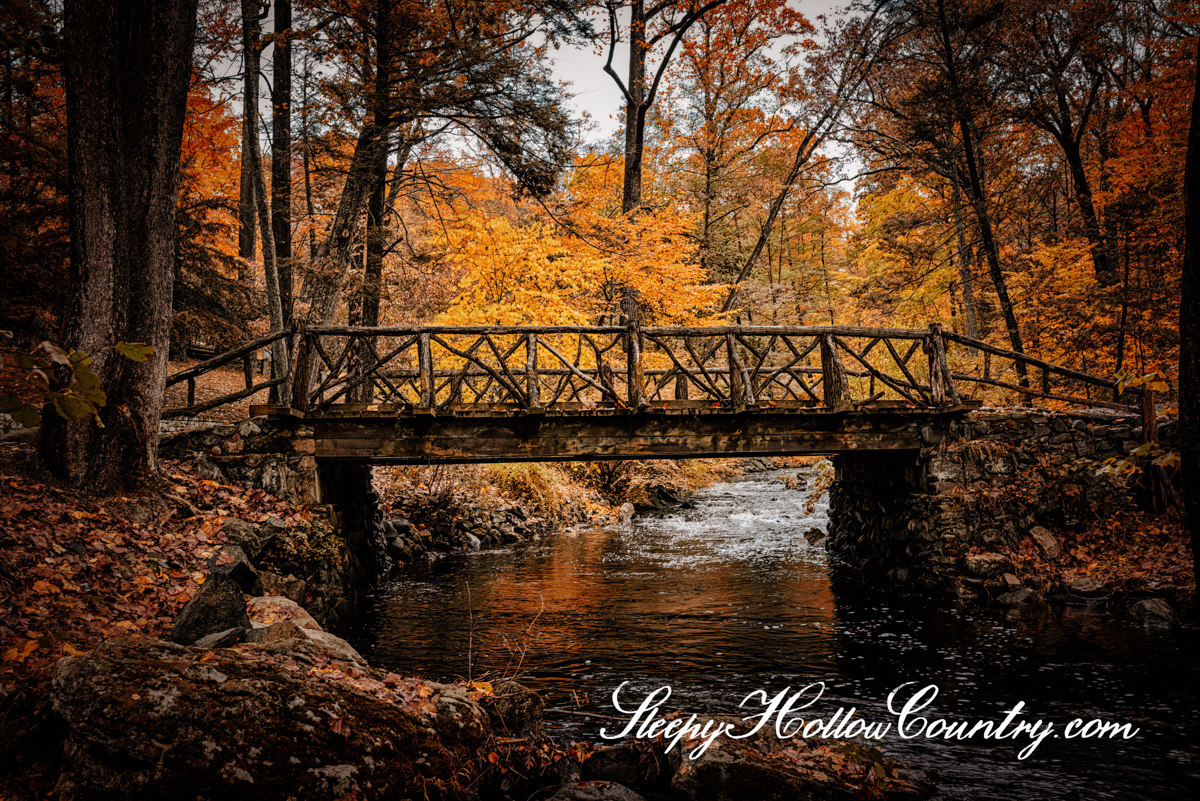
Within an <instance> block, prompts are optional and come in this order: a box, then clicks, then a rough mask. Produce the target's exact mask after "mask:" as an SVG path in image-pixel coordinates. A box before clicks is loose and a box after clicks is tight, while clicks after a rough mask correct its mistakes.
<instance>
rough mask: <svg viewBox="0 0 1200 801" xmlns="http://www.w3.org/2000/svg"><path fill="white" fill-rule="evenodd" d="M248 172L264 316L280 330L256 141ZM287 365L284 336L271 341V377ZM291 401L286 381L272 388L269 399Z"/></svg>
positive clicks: (275, 267) (271, 237) (274, 260)
mask: <svg viewBox="0 0 1200 801" xmlns="http://www.w3.org/2000/svg"><path fill="white" fill-rule="evenodd" d="M250 166H251V174H252V175H253V176H254V199H255V201H256V203H257V209H256V210H257V212H258V228H259V233H260V234H261V236H262V253H263V280H264V283H265V284H266V290H267V318H268V319H269V320H270V321H271V331H273V332H274V331H282V330H283V328H284V325H283V303H282V301H281V297H282V296H281V294H280V291H279V261H278V259H277V258H276V250H275V234H274V232H273V231H272V230H271V212H270V209H268V208H267V182H266V181H265V180H264V179H263V171H262V159H261V158H260V157H259V155H258V143H257V142H255V144H254V147H252V148H251V149H250ZM289 366H290V359H289V358H288V341H287V339H286V338H281V339H277V340H275V341H274V342H273V343H271V378H279V377H280V376H282V375H283V374H284V371H285V370H287V369H288V367H289ZM290 400H291V388H290V387H289V386H288V384H287V383H284V384H282V385H280V386H278V387H272V388H271V402H272V403H282V404H287V403H288V402H289V401H290Z"/></svg>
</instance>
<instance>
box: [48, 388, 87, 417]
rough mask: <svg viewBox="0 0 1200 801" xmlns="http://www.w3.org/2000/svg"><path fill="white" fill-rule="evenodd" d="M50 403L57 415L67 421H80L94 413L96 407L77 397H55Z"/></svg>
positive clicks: (68, 395)
mask: <svg viewBox="0 0 1200 801" xmlns="http://www.w3.org/2000/svg"><path fill="white" fill-rule="evenodd" d="M52 401H53V403H54V408H55V409H57V410H58V413H59V414H61V415H62V416H63V417H65V418H67V419H68V420H82V419H83V418H85V417H88V416H90V415H93V414H95V413H96V407H95V406H93V405H92V404H91V403H89V402H88V400H87V399H86V398H83V397H81V396H79V395H73V394H66V395H56V396H54V398H52Z"/></svg>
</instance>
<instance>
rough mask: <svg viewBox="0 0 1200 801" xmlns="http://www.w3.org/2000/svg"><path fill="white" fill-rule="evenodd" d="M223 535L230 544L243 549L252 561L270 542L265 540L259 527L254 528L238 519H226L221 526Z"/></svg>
mask: <svg viewBox="0 0 1200 801" xmlns="http://www.w3.org/2000/svg"><path fill="white" fill-rule="evenodd" d="M221 533H222V534H224V535H225V538H226V539H227V540H228V541H229V543H230V544H232V545H237V546H239V547H241V549H242V550H243V551H245V552H246V555H247V556H249V557H250V558H251V559H255V558H257V557H258V555H259V554H260V553H261V552H262V549H263V548H264V547H266V545H267V543H268V542H269V541H270V540H268V539H264V538H263V535H262V532H261V531H260V529H259V528H258V527H257V526H252V525H250V524H249V523H247V522H246V521H245V520H242V519H241V518H237V517H227V518H225V522H224V523H222V524H221Z"/></svg>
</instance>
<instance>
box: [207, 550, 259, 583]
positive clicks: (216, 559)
mask: <svg viewBox="0 0 1200 801" xmlns="http://www.w3.org/2000/svg"><path fill="white" fill-rule="evenodd" d="M208 572H209V574H210V575H215V574H217V573H224V574H225V575H226V576H229V577H230V578H231V579H233V580H234V581H235V582H237V585H238V586H239V587H241V588H242V592H254V585H255V584H257V583H258V570H257V568H255V567H254V565H252V564H250V560H249V559H248V558H247V557H246V552H245V551H244V550H242V547H241V546H240V545H222V546H221V547H220V548H218V549H217V552H216V553H214V554H213V555H212V556H210V557H208Z"/></svg>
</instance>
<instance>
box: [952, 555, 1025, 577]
mask: <svg viewBox="0 0 1200 801" xmlns="http://www.w3.org/2000/svg"><path fill="white" fill-rule="evenodd" d="M963 565H964V566H965V567H966V569H967V572H968V573H971V574H972V575H976V576H980V577H982V578H988V577H990V576H998V575H1000V574H1002V573H1011V572H1012V569H1013V564H1012V560H1011V559H1009V558H1008V557H1007V556H1005V555H1004V554H1001V553H993V552H988V553H978V554H971V555H969V556H966V557H964V559H963Z"/></svg>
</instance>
